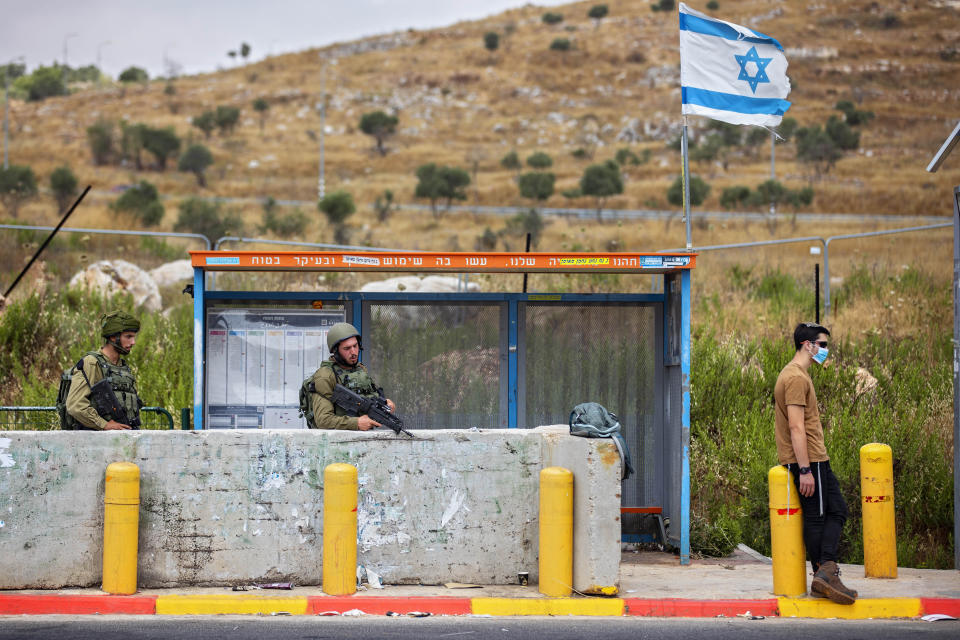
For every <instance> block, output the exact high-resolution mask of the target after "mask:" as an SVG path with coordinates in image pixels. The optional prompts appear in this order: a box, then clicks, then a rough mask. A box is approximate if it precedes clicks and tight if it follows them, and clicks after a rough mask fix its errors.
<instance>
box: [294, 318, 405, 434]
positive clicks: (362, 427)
mask: <svg viewBox="0 0 960 640" xmlns="http://www.w3.org/2000/svg"><path fill="white" fill-rule="evenodd" d="M327 347H329V349H330V360H324V362H323V363H322V364H321V365H320V368H319V369H317V371H316V373H314V374H313V378H312V379H311V380H312V383H313V387H312V393H311V394H310V405H311V409H312V412H313V421H314V422H315V424H316V428H318V429H348V430H351V431H357V430H359V431H368V430H370V429H373V428H374V427H379V426H382V425H381V424H380V423H379V422H376V421H375V420H373V419H371V418H370V416H367V415H363V416H358V417H354V416H350V415H347V413H346V412H345V411H344V410H343V409H341V408H340V407H337V406H335V405H334V404H333V388H334V386H336V385H337V384H342V385H343V386H345V387H347V388H348V389H350V390H351V391H354V392H355V393H358V394H360V395H362V396H368V397H374V396H377V395H379V394H380V393H381V389H380V388H379V387H378V386H377V385H376V384H374V382H373V379H372V378H371V377H370V374H369V373H367V369H366V367H364V366H363V365H362V364H361V363H360V332H359V331H357V329H356V327H354V326H353V325H352V324H349V323H346V322H338V323H337V324H335V325H333V326H332V327H331V328H330V331H329V332H327ZM387 405H388V406H389V407H390V410H391V411H394V410H395V407H394V404H393V401H392V400H389V399H387Z"/></svg>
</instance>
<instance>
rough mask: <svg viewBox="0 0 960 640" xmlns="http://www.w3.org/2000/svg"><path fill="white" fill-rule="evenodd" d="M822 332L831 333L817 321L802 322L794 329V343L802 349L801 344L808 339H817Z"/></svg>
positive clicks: (798, 349) (798, 348)
mask: <svg viewBox="0 0 960 640" xmlns="http://www.w3.org/2000/svg"><path fill="white" fill-rule="evenodd" d="M821 333H825V334H827V335H830V331H829V330H828V329H827V328H826V327H824V326H822V325H819V324H817V323H816V322H801V323H800V324H798V325H797V328H796V329H794V330H793V344H794V346H795V347H796V348H797V351H800V345H802V344H803V343H804V342H806V341H807V340H816V339H817V336H819V335H820V334H821Z"/></svg>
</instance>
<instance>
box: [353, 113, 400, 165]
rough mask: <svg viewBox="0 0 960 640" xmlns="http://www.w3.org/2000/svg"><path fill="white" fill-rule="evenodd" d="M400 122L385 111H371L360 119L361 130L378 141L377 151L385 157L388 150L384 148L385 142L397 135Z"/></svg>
mask: <svg viewBox="0 0 960 640" xmlns="http://www.w3.org/2000/svg"><path fill="white" fill-rule="evenodd" d="M398 122H399V119H398V118H397V117H396V116H391V115H387V114H386V113H385V112H383V111H371V112H370V113H365V114H363V115H362V116H361V117H360V130H361V131H363V132H364V133H365V134H367V135H368V136H371V137H373V139H374V140H376V142H377V151H379V152H380V155H381V156H385V155H387V149H386V148H385V147H384V146H383V141H384V140H386V139H387V138H388V137H390V136H392V135H393V134H394V133H396V131H397V123H398Z"/></svg>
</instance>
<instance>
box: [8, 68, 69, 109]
mask: <svg viewBox="0 0 960 640" xmlns="http://www.w3.org/2000/svg"><path fill="white" fill-rule="evenodd" d="M63 76H64V73H63V69H62V68H61V67H59V66H52V67H37V68H36V69H34V71H33V73H31V74H30V75H29V76H23V77H22V78H19V79H18V80H17V83H16V86H17V87H19V88H21V89H22V90H24V91H25V92H26V94H27V100H28V101H29V102H39V101H40V100H44V99H46V98H51V97H53V96H65V95H67V94H68V93H69V92H68V91H67V85H66V84H65V83H64V77H63Z"/></svg>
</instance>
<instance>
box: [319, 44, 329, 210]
mask: <svg viewBox="0 0 960 640" xmlns="http://www.w3.org/2000/svg"><path fill="white" fill-rule="evenodd" d="M321 74H322V78H323V80H322V83H323V93H322V94H321V97H320V169H319V173H318V175H317V200H323V198H324V196H325V195H326V183H325V180H326V176H325V175H324V171H325V167H324V158H323V151H324V149H323V137H324V134H325V133H326V128H327V61H326V60H324V61H323V70H322V71H321Z"/></svg>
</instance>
